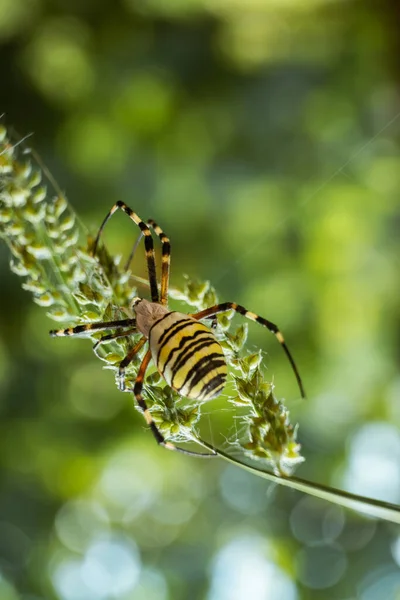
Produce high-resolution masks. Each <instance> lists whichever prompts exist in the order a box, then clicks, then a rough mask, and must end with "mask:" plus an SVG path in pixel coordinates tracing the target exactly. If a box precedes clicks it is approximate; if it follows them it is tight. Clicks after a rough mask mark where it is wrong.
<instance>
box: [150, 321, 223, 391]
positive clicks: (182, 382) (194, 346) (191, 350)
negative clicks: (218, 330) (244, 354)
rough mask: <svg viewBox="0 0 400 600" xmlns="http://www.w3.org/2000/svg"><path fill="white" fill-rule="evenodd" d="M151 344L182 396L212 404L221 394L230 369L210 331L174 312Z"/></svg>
mask: <svg viewBox="0 0 400 600" xmlns="http://www.w3.org/2000/svg"><path fill="white" fill-rule="evenodd" d="M149 341H150V350H151V353H152V355H153V359H154V362H155V364H156V366H157V369H158V370H159V372H160V373H161V375H162V376H163V377H164V379H165V380H166V382H167V383H168V385H170V386H171V387H172V388H173V389H174V390H176V391H177V392H178V393H179V394H180V395H181V396H184V397H185V398H192V399H195V400H210V399H211V398H215V397H216V396H218V394H220V393H221V391H222V389H223V387H224V385H225V382H226V377H227V366H226V361H225V357H224V354H223V351H222V348H221V345H220V344H219V342H218V341H217V339H216V338H215V336H214V334H213V333H212V331H211V330H210V329H209V328H208V327H206V326H205V325H203V324H202V323H199V322H198V321H196V319H193V318H191V317H189V316H188V315H184V314H182V313H178V312H171V313H168V314H167V315H165V316H164V317H163V318H162V319H160V320H159V321H157V322H156V323H155V324H154V325H153V327H152V328H151V329H150V334H149Z"/></svg>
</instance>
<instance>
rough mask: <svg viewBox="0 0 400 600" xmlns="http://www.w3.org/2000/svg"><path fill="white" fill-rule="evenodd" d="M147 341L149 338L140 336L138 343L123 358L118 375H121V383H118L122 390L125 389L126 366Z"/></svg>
mask: <svg viewBox="0 0 400 600" xmlns="http://www.w3.org/2000/svg"><path fill="white" fill-rule="evenodd" d="M146 342H147V338H145V337H144V336H143V337H141V338H140V340H139V341H138V343H137V344H136V345H135V346H134V347H133V348H131V349H130V350H129V352H128V354H127V355H126V356H125V358H124V359H123V360H121V362H120V363H119V371H118V377H119V384H118V388H119V390H120V391H121V392H124V391H125V369H126V367H127V366H128V365H129V364H130V363H131V362H132V361H133V359H134V358H135V356H136V354H137V353H138V352H139V350H141V348H143V346H144V345H145V343H146Z"/></svg>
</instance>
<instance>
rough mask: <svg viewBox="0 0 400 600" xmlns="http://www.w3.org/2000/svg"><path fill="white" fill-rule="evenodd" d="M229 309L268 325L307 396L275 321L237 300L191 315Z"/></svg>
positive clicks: (303, 396)
mask: <svg viewBox="0 0 400 600" xmlns="http://www.w3.org/2000/svg"><path fill="white" fill-rule="evenodd" d="M227 310H234V311H236V312H238V313H239V314H241V315H243V316H244V317H246V318H247V319H250V320H251V321H255V322H256V323H259V324H260V325H262V326H263V327H266V328H267V329H269V331H271V332H272V333H273V334H274V335H275V337H276V339H277V340H278V342H279V343H280V344H281V346H282V348H283V349H284V351H285V354H286V356H287V358H288V360H289V362H290V364H291V367H292V370H293V372H294V374H295V377H296V380H297V384H298V386H299V389H300V394H301V396H302V398H305V397H306V394H305V391H304V386H303V382H302V380H301V377H300V373H299V371H298V369H297V366H296V363H295V362H294V359H293V357H292V355H291V353H290V351H289V348H288V347H287V345H286V342H285V339H284V337H283V335H282V333H281V332H280V331H279V328H278V327H277V326H276V325H275V324H274V323H272V322H271V321H268V320H267V319H264V318H263V317H260V316H259V315H256V314H255V313H253V312H251V311H249V310H247V309H246V308H244V306H241V305H240V304H236V302H224V303H223V304H216V305H215V306H210V308H206V309H205V310H202V311H200V312H198V313H195V314H192V315H190V316H191V317H193V318H194V319H198V320H200V319H204V318H207V317H211V316H212V315H216V314H218V313H221V312H226V311H227Z"/></svg>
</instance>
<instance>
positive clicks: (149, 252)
mask: <svg viewBox="0 0 400 600" xmlns="http://www.w3.org/2000/svg"><path fill="white" fill-rule="evenodd" d="M119 208H120V209H121V210H122V211H124V213H126V214H127V215H128V217H129V218H130V219H132V221H133V222H134V223H136V225H138V227H139V228H140V230H141V232H142V234H143V235H144V246H145V249H146V259H147V270H148V274H149V282H150V291H151V300H152V302H158V286H157V276H156V262H155V254H154V244H153V238H152V235H151V231H150V229H149V226H148V225H146V223H145V222H144V221H142V219H141V218H140V217H139V216H138V215H137V214H136V213H135V212H133V210H132V209H131V208H129V206H127V205H126V204H125V203H124V202H121V200H119V201H118V202H117V203H116V204H114V206H113V207H112V208H111V210H110V212H109V213H108V214H107V215H106V217H105V219H104V221H103V222H102V224H101V225H100V229H99V231H98V233H97V236H96V239H95V241H94V244H93V250H92V254H93V256H95V254H96V250H97V246H98V243H99V240H100V236H101V234H102V232H103V229H104V227H105V225H106V223H107V222H108V220H109V219H110V218H111V217H112V215H113V214H114V213H115V212H116V211H117V210H118V209H119Z"/></svg>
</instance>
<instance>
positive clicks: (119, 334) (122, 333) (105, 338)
mask: <svg viewBox="0 0 400 600" xmlns="http://www.w3.org/2000/svg"><path fill="white" fill-rule="evenodd" d="M134 333H137V329H136V327H134V328H133V329H127V330H126V331H123V330H120V331H116V332H115V333H110V335H103V336H102V337H101V338H100V339H99V340H97V342H96V343H95V344H94V346H93V352H94V353H95V355H96V356H97V357H98V358H101V356H99V355H98V353H97V348H98V346H100V344H105V343H106V342H109V341H110V340H117V339H118V338H122V337H128V336H130V335H132V334H134Z"/></svg>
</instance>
